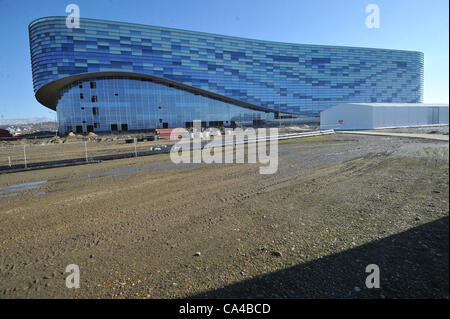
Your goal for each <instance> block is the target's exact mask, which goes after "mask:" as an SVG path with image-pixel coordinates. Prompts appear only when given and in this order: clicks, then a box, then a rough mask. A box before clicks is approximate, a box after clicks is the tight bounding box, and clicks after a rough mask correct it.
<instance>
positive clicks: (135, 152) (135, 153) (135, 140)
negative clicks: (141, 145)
mask: <svg viewBox="0 0 450 319" xmlns="http://www.w3.org/2000/svg"><path fill="white" fill-rule="evenodd" d="M136 143H137V138H136V137H135V138H134V156H135V157H137V150H136Z"/></svg>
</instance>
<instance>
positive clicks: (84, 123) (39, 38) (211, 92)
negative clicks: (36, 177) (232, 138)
mask: <svg viewBox="0 0 450 319" xmlns="http://www.w3.org/2000/svg"><path fill="white" fill-rule="evenodd" d="M29 36H30V49H31V62H32V71H33V84H34V91H35V95H36V99H37V100H38V101H39V102H40V103H41V104H43V105H44V106H46V107H48V108H50V109H52V110H56V111H57V114H58V122H59V131H60V133H61V134H67V133H68V132H71V131H73V132H77V133H86V132H109V131H132V130H147V129H153V128H165V127H189V126H191V125H192V121H193V120H201V121H202V125H203V126H222V125H223V126H233V125H235V124H258V125H259V124H261V123H263V122H264V121H270V120H273V119H277V118H280V117H281V118H283V117H284V118H286V117H299V116H303V115H307V116H311V115H318V114H319V113H320V112H321V111H322V110H324V109H327V108H329V107H332V106H335V105H337V104H340V103H344V102H345V103H351V102H366V103H367V102H401V103H421V102H422V96H423V54H422V53H421V52H413V51H401V50H387V49H372V48H357V47H339V46H323V45H305V44H292V43H280V42H269V41H261V40H251V39H244V38H237V37H231V36H222V35H216V34H209V33H203V32H194V31H185V30H178V29H171V28H164V27H155V26H146V25H140V24H131V23H123V22H113V21H105V20H96V19H86V18H81V19H80V27H79V28H68V27H67V26H66V17H46V18H40V19H37V20H34V21H33V22H31V23H30V25H29Z"/></svg>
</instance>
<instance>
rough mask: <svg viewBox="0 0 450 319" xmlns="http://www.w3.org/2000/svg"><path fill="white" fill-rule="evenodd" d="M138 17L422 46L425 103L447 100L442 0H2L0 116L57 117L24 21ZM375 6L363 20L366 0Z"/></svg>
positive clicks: (221, 29)
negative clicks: (43, 94)
mask: <svg viewBox="0 0 450 319" xmlns="http://www.w3.org/2000/svg"><path fill="white" fill-rule="evenodd" d="M71 3H74V4H77V5H78V6H79V8H80V15H81V17H86V18H97V19H109V20H116V21H123V22H131V23H141V24H147V25H156V26H164V27H172V28H180V29H187V30H194V31H203V32H210V33H218V34H223V35H230V36H238V37H245V38H251V39H260V40H268V41H280V42H291V43H305V44H323V45H343V46H359V47H374V48H387V49H400V50H413V51H421V52H423V53H424V55H425V81H424V83H425V92H424V102H425V103H448V101H449V89H448V86H449V80H448V78H449V64H448V63H449V62H448V61H449V55H448V51H449V42H448V41H449V40H448V39H449V32H448V30H449V20H448V15H449V2H448V0H367V1H364V0H309V1H306V0H182V1H181V0H142V1H138V0H69V1H64V0H37V1H31V0H28V1H26V0H0V39H1V43H2V44H1V50H0V119H17V118H31V117H49V118H55V114H54V113H55V112H53V111H51V110H49V109H47V108H46V107H44V106H42V105H41V104H39V102H37V101H36V99H35V97H34V92H33V86H32V77H31V62H30V48H29V42H28V29H27V27H28V24H29V23H30V22H31V21H32V20H34V19H36V18H40V17H45V16H55V15H56V16H65V15H67V14H66V12H65V8H66V6H67V5H68V4H71ZM368 4H376V5H378V7H379V8H380V27H379V28H370V29H369V28H367V27H366V24H365V20H366V17H367V15H368V13H366V11H365V8H366V6H367V5H368Z"/></svg>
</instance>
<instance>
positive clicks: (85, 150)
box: [84, 141, 89, 163]
mask: <svg viewBox="0 0 450 319" xmlns="http://www.w3.org/2000/svg"><path fill="white" fill-rule="evenodd" d="M84 152H85V153H86V163H87V162H89V161H88V153H87V141H84Z"/></svg>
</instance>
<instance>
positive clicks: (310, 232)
mask: <svg viewBox="0 0 450 319" xmlns="http://www.w3.org/2000/svg"><path fill="white" fill-rule="evenodd" d="M279 155H280V157H279V169H278V172H277V173H276V174H273V175H260V174H259V164H226V165H225V164H213V165H207V164H189V165H183V166H176V165H175V164H172V163H171V162H170V159H169V156H168V155H156V156H151V157H143V158H132V159H124V160H116V161H108V162H103V163H100V164H92V165H85V166H78V167H66V168H57V169H49V170H41V171H33V172H24V173H14V174H7V175H0V230H1V231H0V297H1V298H17V297H21V298H22V297H23V298H46V297H51V298H53V297H58V298H96V297H100V298H179V297H195V298H204V297H236V298H249V297H260V298H299V297H300V298H367V297H370V298H396V297H397V298H398V297H432V298H448V215H449V203H448V199H449V198H448V143H445V142H440V141H426V140H413V139H404V138H398V137H381V136H357V135H335V136H327V137H318V138H307V139H302V140H290V141H286V142H281V143H280V145H279ZM29 182H34V183H33V184H25V185H19V186H17V185H18V184H24V183H29ZM68 264H77V265H78V266H79V268H80V272H81V274H80V278H81V287H80V289H68V288H66V285H65V277H66V276H67V275H68V274H67V273H65V268H66V266H67V265H68ZM368 264H377V265H379V267H380V271H381V288H380V289H367V288H365V284H364V282H365V278H366V276H367V274H366V273H365V267H366V266H367V265H368Z"/></svg>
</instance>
